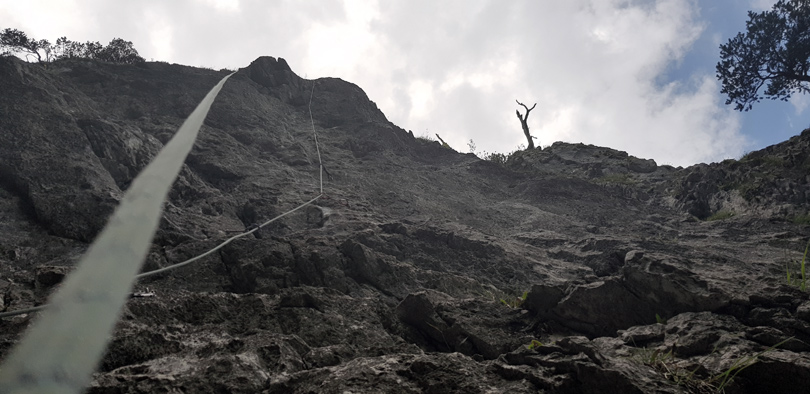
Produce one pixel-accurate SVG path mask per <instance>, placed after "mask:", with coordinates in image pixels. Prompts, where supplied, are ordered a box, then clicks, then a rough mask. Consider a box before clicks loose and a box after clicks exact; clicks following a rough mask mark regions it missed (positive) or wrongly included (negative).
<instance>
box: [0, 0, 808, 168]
mask: <svg viewBox="0 0 810 394" xmlns="http://www.w3.org/2000/svg"><path fill="white" fill-rule="evenodd" d="M29 3H30V4H34V3H35V4H37V9H38V10H47V9H49V7H50V6H59V4H62V3H61V2H58V1H54V0H51V1H46V0H36V1H30V2H13V4H14V8H11V9H0V17H4V18H5V17H8V18H9V19H8V20H12V21H15V20H16V21H19V23H21V24H22V25H21V26H20V27H21V28H23V29H30V30H31V31H30V33H31V34H32V35H35V36H37V37H39V36H43V37H45V36H47V37H52V38H56V37H58V36H61V35H67V36H68V37H69V38H72V39H77V38H76V37H77V35H81V37H79V38H78V39H81V40H84V39H92V40H98V41H102V42H107V41H108V40H109V39H111V38H113V37H122V38H125V39H127V40H131V41H133V43H134V44H135V47H136V48H138V49H139V50H140V51H141V54H142V55H143V56H144V57H145V58H155V59H160V60H166V61H170V62H176V63H184V64H191V65H199V66H208V67H214V68H220V67H231V68H233V67H243V66H245V65H247V64H248V63H249V62H250V61H252V60H253V59H255V58H256V57H258V56H262V55H269V56H275V57H284V58H285V59H287V60H288V62H289V63H290V65H291V66H292V67H293V70H295V71H296V72H298V73H299V74H301V75H302V76H304V75H306V76H308V77H309V78H313V77H321V76H332V77H340V78H343V79H346V80H348V81H351V82H354V83H356V84H358V85H359V86H360V87H362V88H363V89H364V90H365V91H366V93H368V94H369V97H370V98H371V99H372V100H374V101H376V102H377V104H378V105H379V107H380V108H381V109H382V110H383V112H385V114H386V115H387V116H388V118H389V119H390V120H392V121H393V122H394V123H396V124H398V125H400V126H401V127H403V128H405V129H412V130H414V132H415V133H416V134H417V135H419V134H424V133H425V132H429V133H430V134H431V135H432V134H433V133H436V132H438V133H439V134H441V135H442V137H443V138H444V139H445V140H446V141H448V142H449V143H450V144H451V145H453V146H455V147H456V148H457V149H458V150H460V151H466V149H465V148H464V147H465V146H466V143H467V141H469V139H471V138H472V139H474V140H475V142H476V145H477V146H478V148H479V149H480V150H487V151H509V150H513V149H514V148H515V147H516V146H517V145H518V144H521V143H525V142H526V141H525V138H524V136H523V133H522V132H521V130H520V124H519V122H518V120H517V119H516V118H515V114H514V113H515V110H516V109H517V108H518V106H517V105H516V104H515V99H519V100H521V101H522V102H524V103H526V104H528V105H531V104H533V103H535V102H537V108H536V109H535V110H534V111H532V113H531V116H530V118H529V125H530V127H531V128H532V132H533V134H534V135H535V136H537V137H538V141H536V142H538V143H539V144H543V145H549V144H551V143H552V142H554V141H556V140H565V141H570V142H585V143H592V144H598V145H605V146H610V147H613V148H616V149H622V150H626V151H628V152H630V153H631V154H634V155H637V156H641V157H651V158H654V159H656V160H658V161H659V162H669V163H672V164H680V165H687V164H692V163H695V162H699V161H711V160H719V159H722V158H725V157H731V156H736V155H739V153H741V152H742V150H743V146H744V145H745V143H746V141H745V139H744V138H743V137H742V136H741V135H740V133H739V129H740V125H739V115H738V114H736V113H733V112H732V111H731V110H729V109H728V108H727V107H725V106H724V105H723V104H722V102H721V101H720V100H721V99H720V98H719V97H718V93H717V92H718V91H719V87H718V86H717V83H716V82H715V81H714V79H713V77H712V76H711V75H697V76H694V78H693V79H692V80H688V81H678V82H676V83H670V84H663V83H662V82H661V81H660V79H661V78H662V76H663V74H664V72H665V71H666V69H667V67H668V66H671V65H673V64H677V62H679V61H681V60H682V58H683V57H684V55H685V53H687V52H688V51H689V49H690V47H691V45H692V44H693V43H694V41H695V40H696V38H697V37H698V36H699V35H700V34H701V32H702V29H703V25H702V22H701V21H700V20H699V17H698V15H697V11H696V10H697V4H696V3H695V1H693V0H568V1H555V2H501V1H485V0H453V1H444V2H435V1H432V0H411V1H407V2H406V1H377V0H367V1H366V0H345V1H343V2H327V3H323V2H317V3H314V2H313V3H310V2H298V1H292V0H285V1H276V2H266V1H263V0H241V1H238V0H230V1H225V0H201V1H199V0H177V1H172V2H164V1H160V0H143V1H139V2H126V1H103V0H89V1H86V2H84V3H81V4H73V7H72V8H71V10H70V11H68V13H67V14H66V15H68V16H67V17H65V18H63V19H62V24H61V25H59V27H58V29H62V30H60V31H59V32H57V31H56V28H52V29H45V27H44V24H43V23H39V22H36V20H37V19H42V20H53V19H54V18H57V17H58V16H48V15H50V14H49V13H48V12H44V13H45V14H47V15H44V16H43V15H42V14H43V11H38V13H37V12H36V11H34V10H32V9H26V8H25V7H26V6H23V5H21V4H29ZM65 4H67V3H65ZM49 18H50V19H49ZM12 27H13V26H12ZM87 34H95V35H96V37H87V38H85V36H86V35H87ZM712 72H713V70H707V73H712ZM796 103H798V101H796V102H795V103H794V105H797V104H796ZM802 108H803V107H802ZM797 110H798V107H797Z"/></svg>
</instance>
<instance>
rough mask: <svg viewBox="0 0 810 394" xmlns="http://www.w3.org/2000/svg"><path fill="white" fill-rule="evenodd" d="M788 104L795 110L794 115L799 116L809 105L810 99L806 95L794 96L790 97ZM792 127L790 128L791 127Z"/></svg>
mask: <svg viewBox="0 0 810 394" xmlns="http://www.w3.org/2000/svg"><path fill="white" fill-rule="evenodd" d="M790 104H792V105H793V108H794V109H795V110H796V115H801V114H802V113H803V112H804V110H805V109H807V106H808V105H810V97H808V96H807V95H806V94H794V95H792V96H790ZM791 127H792V126H791Z"/></svg>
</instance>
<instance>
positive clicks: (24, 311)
mask: <svg viewBox="0 0 810 394" xmlns="http://www.w3.org/2000/svg"><path fill="white" fill-rule="evenodd" d="M314 93H315V81H312V89H311V90H310V92H309V107H308V109H309V123H310V126H311V127H312V135H313V138H314V139H315V150H316V152H318V167H319V175H320V189H319V190H320V193H319V194H318V195H317V196H315V198H313V199H311V200H309V201H307V202H305V203H303V204H301V205H299V206H297V207H295V208H293V209H291V210H289V211H287V212H284V213H282V214H280V215H278V216H276V217H274V218H272V219H270V220H268V221H266V222H264V223H262V224H260V225H258V226H256V227H253V228H252V229H250V230H249V231H245V232H242V233H240V234H237V235H234V236H232V237H230V238H228V239H227V240H225V241H223V242H221V243H219V244H218V245H217V246H215V247H213V248H211V249H209V250H208V251H206V252H204V253H202V254H199V255H197V256H195V257H192V258H190V259H188V260H185V261H182V262H179V263H177V264H172V265H169V266H166V267H163V268H159V269H156V270H152V271H147V272H144V273H141V274H138V275H136V276H135V279H136V280H137V279H141V278H146V277H148V276H152V275H157V274H160V273H163V272H166V271H171V270H174V269H177V268H180V267H184V266H186V265H189V264H191V263H193V262H195V261H197V260H200V259H202V258H203V257H206V256H208V255H210V254H212V253H214V252H216V251H218V250H220V249H222V248H223V247H225V245H227V244H229V243H231V242H233V241H234V240H236V239H239V238H242V237H244V236H247V235H250V234H253V233H254V232H256V231H259V230H260V229H261V228H262V227H264V226H267V225H268V224H270V223H273V222H275V221H276V220H279V219H281V218H283V217H285V216H287V215H289V214H291V213H293V212H295V211H298V210H299V209H301V208H304V207H306V206H307V205H310V204H312V203H313V202H315V201H317V200H318V199H319V198H321V197H323V161H322V159H321V148H320V144H319V143H318V133H317V132H316V131H315V121H314V119H313V117H312V96H313V94H314ZM47 307H48V305H47V304H45V305H40V306H36V307H31V308H25V309H18V310H15V311H10V312H3V313H0V319H2V318H5V317H12V316H18V315H24V314H27V313H33V312H37V311H40V310H43V309H45V308H47Z"/></svg>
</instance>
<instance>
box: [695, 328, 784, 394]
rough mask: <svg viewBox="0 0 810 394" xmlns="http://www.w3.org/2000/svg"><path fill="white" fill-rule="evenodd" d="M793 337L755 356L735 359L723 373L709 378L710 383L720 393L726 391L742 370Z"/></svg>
mask: <svg viewBox="0 0 810 394" xmlns="http://www.w3.org/2000/svg"><path fill="white" fill-rule="evenodd" d="M791 339H793V337H790V338H787V339H785V340H783V341H782V342H779V343H777V344H776V345H773V346H771V347H769V348H767V349H765V350H763V351H761V352H759V353H757V354H754V355H753V356H748V357H745V358H741V359H737V361H735V362H734V364H732V365H731V367H729V368H728V369H727V370H725V371H724V372H723V373H720V374H717V375H715V376H713V377H712V378H711V379H709V380H708V383H710V384H712V385H714V386H715V387H716V391H717V392H718V393H721V392H725V391H724V390H725V388H726V386H728V385H729V384H731V382H732V381H733V380H734V378H736V377H737V375H739V374H740V372H742V371H743V370H744V369H746V368H748V367H750V366H752V365H754V364H756V363H757V362H758V361H759V357H760V356H762V355H763V354H765V353H768V352H771V351H773V350H775V349H776V348H777V347H779V346H782V345H783V344H785V342H787V341H789V340H791Z"/></svg>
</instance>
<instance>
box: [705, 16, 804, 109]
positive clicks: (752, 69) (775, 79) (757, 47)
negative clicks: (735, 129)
mask: <svg viewBox="0 0 810 394" xmlns="http://www.w3.org/2000/svg"><path fill="white" fill-rule="evenodd" d="M808 72H810V0H787V1H786V0H780V1H778V2H776V4H774V5H773V9H771V10H770V11H764V12H760V13H756V12H752V11H749V12H748V21H747V22H746V32H745V33H744V34H743V33H738V34H737V36H735V37H733V38H731V39H730V40H729V41H728V42H727V43H726V44H723V45H720V62H718V63H717V79H719V80H720V81H721V82H722V90H721V91H722V93H725V94H727V95H728V99H727V100H726V104H731V103H735V108H734V109H736V110H738V111H748V110H750V109H751V106H752V105H753V104H754V103H757V102H759V101H760V100H762V99H763V98H769V99H771V100H776V99H781V100H783V101H787V100H788V99H789V98H790V95H791V94H792V93H796V92H800V93H808V92H810V85H808V82H810V74H808ZM766 82H768V86H767V88H766V89H765V92H764V96H762V95H760V93H759V91H760V88H761V87H762V86H763V85H764V84H765V83H766Z"/></svg>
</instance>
